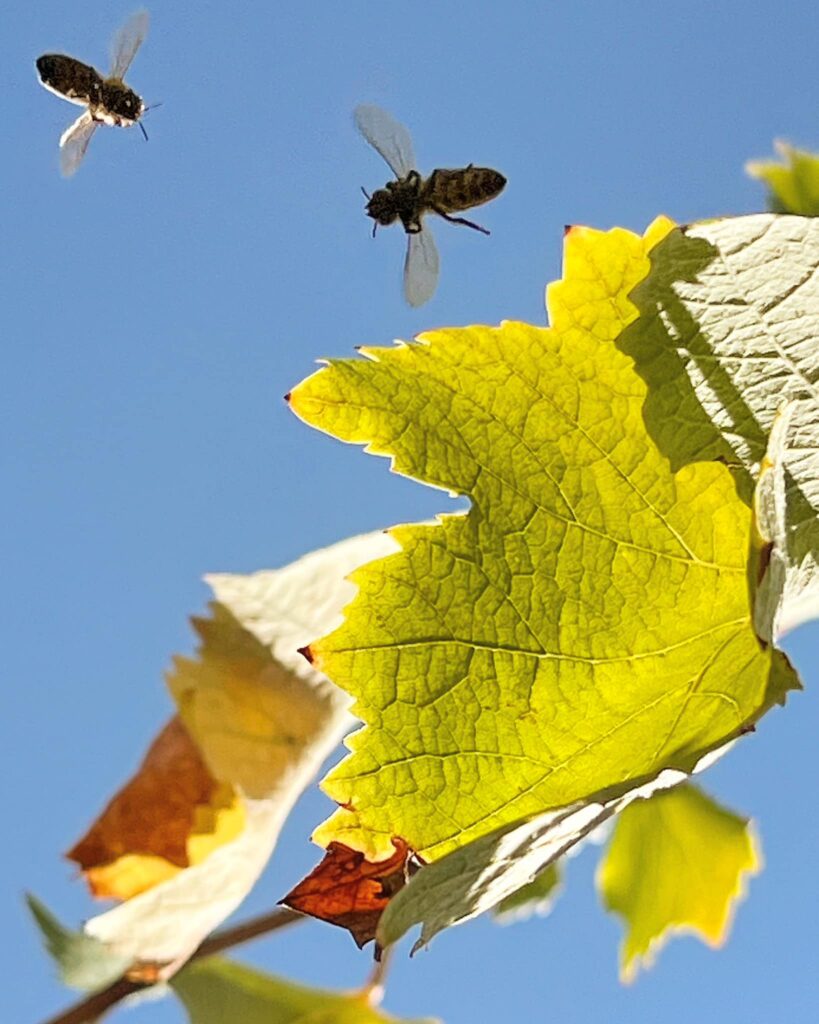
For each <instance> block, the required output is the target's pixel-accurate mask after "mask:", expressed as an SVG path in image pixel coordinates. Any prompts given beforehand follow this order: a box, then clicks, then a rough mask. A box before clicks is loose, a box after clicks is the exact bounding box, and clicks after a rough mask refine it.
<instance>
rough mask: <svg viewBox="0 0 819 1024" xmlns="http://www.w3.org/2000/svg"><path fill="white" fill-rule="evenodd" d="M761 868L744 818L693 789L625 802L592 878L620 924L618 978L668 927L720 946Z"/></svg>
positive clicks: (632, 969)
mask: <svg viewBox="0 0 819 1024" xmlns="http://www.w3.org/2000/svg"><path fill="white" fill-rule="evenodd" d="M760 866H761V858H760V856H759V853H758V850H757V844H756V843H755V841H754V836H753V833H752V830H751V828H750V824H749V822H748V820H747V819H746V818H741V817H739V816H738V815H736V814H733V813H732V812H730V811H728V810H726V809H725V808H724V807H720V806H719V805H718V804H717V803H715V802H714V801H713V800H711V798H710V797H708V796H706V795H705V794H704V793H703V792H702V791H701V790H699V789H697V788H696V787H695V786H691V785H683V786H677V787H676V788H674V789H672V790H667V791H666V792H663V793H657V794H655V795H654V796H653V797H652V798H651V799H650V800H637V801H635V802H634V803H632V804H630V805H629V806H628V807H627V808H626V809H625V810H624V811H623V812H622V813H621V814H620V815H619V817H618V818H617V823H616V825H615V828H614V834H613V836H612V838H611V842H610V844H609V848H608V851H607V853H606V856H605V858H604V860H603V861H602V863H601V865H600V870H599V872H598V879H597V880H598V887H599V888H600V891H601V894H602V897H603V900H604V903H605V905H606V906H607V907H608V908H609V909H610V910H614V911H616V912H617V913H618V914H619V915H620V916H621V917H622V918H623V920H624V922H625V924H626V928H627V932H626V937H625V939H624V941H623V945H622V949H621V964H622V967H621V972H622V976H623V979H624V980H625V981H631V980H632V979H633V978H634V976H635V975H636V973H637V971H638V969H639V967H640V966H641V964H645V965H646V966H648V965H650V964H651V963H653V960H654V958H655V956H656V954H657V953H658V952H659V949H660V947H661V945H662V944H663V942H664V941H665V940H666V938H667V937H668V936H669V935H670V934H671V933H672V932H693V933H694V934H696V935H699V936H700V937H701V938H702V939H704V940H705V941H706V942H707V943H708V944H709V945H711V946H721V945H722V944H723V943H724V942H725V940H726V939H727V936H728V931H729V929H730V924H731V913H732V909H733V905H734V904H735V902H736V900H737V899H738V898H739V897H741V896H742V895H743V889H744V878H745V876H746V875H749V874H751V875H753V874H756V873H757V872H758V871H759V870H760Z"/></svg>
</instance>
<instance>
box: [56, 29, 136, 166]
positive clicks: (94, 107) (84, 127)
mask: <svg viewBox="0 0 819 1024" xmlns="http://www.w3.org/2000/svg"><path fill="white" fill-rule="evenodd" d="M147 34H148V12H147V11H137V13H136V14H134V15H132V16H131V17H130V18H129V19H128V21H127V22H126V23H125V24H124V25H123V26H122V28H121V29H120V30H119V32H117V34H116V35H115V36H114V39H113V42H112V44H111V73H110V74H109V75H108V77H107V78H103V76H102V75H101V74H100V73H99V71H97V70H96V68H92V67H91V66H90V65H89V64H83V63H82V61H79V60H76V59H75V58H74V57H66V56H65V55H64V54H61V53H44V54H43V56H42V57H38V58H37V73H38V74H39V76H40V82H41V83H42V84H43V85H44V86H45V88H46V89H48V90H49V92H53V93H55V94H56V95H57V96H61V97H62V98H63V99H64V100H68V101H69V102H70V103H78V104H79V105H80V106H82V107H85V110H84V111H83V112H82V114H80V116H79V117H78V118H77V120H76V121H75V122H74V123H73V124H72V125H71V126H70V127H69V128H67V129H66V130H65V131H64V132H63V134H62V135H61V137H60V169H61V171H62V173H63V175H64V176H65V177H66V178H69V177H70V176H71V175H72V174H74V172H75V171H76V170H77V168H78V167H79V166H80V163H81V162H82V158H83V157H84V156H85V151H86V150H87V149H88V143H89V142H90V141H91V136H92V135H93V134H94V132H95V131H96V129H97V126H98V125H100V124H108V125H116V126H118V127H120V128H130V127H132V126H133V125H135V124H137V123H139V127H140V128H141V129H142V134H143V135H144V136H145V138H146V139H147V138H148V134H147V132H146V131H145V126H144V125H143V124H142V123H140V121H139V119H140V118H141V117H142V115H143V114H144V113H145V111H146V110H147V107H146V106H145V104H144V103H143V101H142V98H141V97H140V96H137V94H136V93H135V92H134V90H133V89H131V88H130V86H127V85H126V84H125V82H124V81H123V80H122V79H123V77H124V75H125V73H126V71H127V70H128V68H129V67H130V66H131V62H132V61H133V59H134V57H135V56H136V52H137V50H138V49H139V48H140V46H141V45H142V43H143V42H144V40H145V36H146V35H147Z"/></svg>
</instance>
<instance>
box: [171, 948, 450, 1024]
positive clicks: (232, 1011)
mask: <svg viewBox="0 0 819 1024" xmlns="http://www.w3.org/2000/svg"><path fill="white" fill-rule="evenodd" d="M171 984H172V986H173V989H174V991H175V992H176V994H177V995H178V996H179V998H180V999H181V1000H182V1002H183V1003H184V1005H185V1009H186V1010H187V1011H188V1018H189V1020H190V1024H400V1022H399V1020H398V1018H396V1017H391V1016H389V1015H388V1014H386V1013H383V1012H382V1011H381V1010H378V1009H376V1008H375V1007H373V1006H371V1005H370V1003H369V1002H368V1000H367V998H366V996H365V995H364V994H347V993H339V992H327V991H324V990H322V989H315V988H308V987H307V986H305V985H297V984H295V983H294V982H292V981H287V980H286V979H284V978H277V977H275V976H274V975H272V974H264V973H262V972H261V971H256V970H252V969H251V968H249V967H244V966H243V965H241V964H237V963H232V962H231V961H229V960H222V959H220V958H218V957H208V958H207V959H205V960H198V961H195V962H194V963H192V964H189V965H188V966H187V967H186V968H185V969H184V970H183V971H181V972H180V973H179V974H177V975H176V977H175V978H174V979H173V981H172V983H171ZM404 1022H405V1024H436V1022H435V1021H433V1020H431V1019H429V1018H427V1019H425V1020H415V1021H408V1020H406V1018H404Z"/></svg>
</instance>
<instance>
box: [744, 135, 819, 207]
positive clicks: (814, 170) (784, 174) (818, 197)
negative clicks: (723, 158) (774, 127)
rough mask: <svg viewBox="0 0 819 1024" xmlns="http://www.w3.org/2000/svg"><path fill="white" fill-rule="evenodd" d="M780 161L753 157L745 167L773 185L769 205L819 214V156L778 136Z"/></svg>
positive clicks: (767, 183)
mask: <svg viewBox="0 0 819 1024" xmlns="http://www.w3.org/2000/svg"><path fill="white" fill-rule="evenodd" d="M774 149H775V150H776V151H777V153H778V154H779V156H780V157H781V163H777V161H776V160H749V161H748V163H747V164H746V165H745V169H746V171H747V172H748V174H750V175H751V177H752V178H759V180H760V181H764V182H765V184H766V185H767V186H768V188H769V190H770V191H769V194H768V207H769V209H771V210H772V211H773V212H774V213H795V214H798V215H800V216H802V217H819V157H817V156H816V155H815V154H813V153H807V152H805V150H803V149H796V148H795V147H794V146H791V145H789V144H788V143H787V142H784V141H782V140H781V139H777V141H776V142H774Z"/></svg>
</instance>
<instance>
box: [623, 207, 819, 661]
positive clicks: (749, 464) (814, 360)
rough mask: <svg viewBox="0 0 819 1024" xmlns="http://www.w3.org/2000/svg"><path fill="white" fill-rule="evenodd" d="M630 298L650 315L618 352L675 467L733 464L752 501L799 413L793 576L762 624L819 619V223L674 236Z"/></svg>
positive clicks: (785, 464)
mask: <svg viewBox="0 0 819 1024" xmlns="http://www.w3.org/2000/svg"><path fill="white" fill-rule="evenodd" d="M632 299H633V301H634V302H635V303H636V304H637V306H638V307H639V309H640V313H641V315H640V318H639V320H637V321H636V322H635V323H634V324H633V325H632V326H630V327H629V328H628V329H627V330H626V331H624V332H623V334H622V335H621V336H620V338H619V339H618V341H617V345H618V347H619V348H620V349H621V350H622V351H623V352H626V353H628V354H629V355H630V356H632V357H633V359H634V361H635V365H636V368H637V371H638V373H640V374H641V376H642V377H643V378H644V380H645V382H646V384H647V385H648V396H647V398H646V404H645V421H646V426H647V427H648V430H649V432H650V433H651V435H652V437H653V438H654V440H655V442H656V443H657V444H658V445H659V447H660V449H661V450H662V451H663V452H664V453H665V454H666V455H667V456H668V458H669V459H670V460H671V463H672V465H673V466H674V467H675V468H679V467H681V466H684V465H689V464H691V463H694V462H697V461H699V460H702V459H721V460H723V461H725V462H726V463H728V464H729V465H730V466H732V467H733V469H734V472H735V473H736V476H737V483H738V487H739V489H740V492H741V493H742V495H743V497H744V498H745V500H746V501H747V502H748V503H749V504H751V501H752V493H753V489H754V486H755V484H756V480H757V475H758V472H759V467H760V465H761V464H762V462H763V460H764V458H765V454H766V450H767V447H768V443H769V435H770V432H771V430H772V428H773V424H774V421H775V419H776V417H777V415H778V414H779V413H780V411H781V410H782V407H783V403H787V402H795V403H796V405H795V406H794V407H793V409H792V411H791V413H790V414H789V417H788V422H789V426H788V429H787V432H786V436H785V437H784V438H783V439H782V442H781V443H780V445H779V456H778V461H779V462H780V463H781V466H782V471H783V473H784V475H785V478H786V483H785V486H784V489H783V495H784V500H785V507H784V512H783V515H784V524H783V537H782V539H781V540H780V544H781V545H782V544H784V547H780V551H779V555H780V559H781V562H782V564H783V565H784V570H785V571H784V578H783V579H782V581H781V594H780V596H779V600H778V606H777V608H776V612H775V614H773V615H772V616H771V615H768V616H763V617H762V618H761V620H760V621H762V622H763V623H764V621H765V620H766V619H768V620H770V635H763V636H762V639H763V640H765V641H766V642H771V641H772V640H773V639H774V638H775V637H776V636H777V635H778V634H781V633H782V632H783V631H785V630H786V629H791V628H793V627H795V626H796V625H798V624H799V623H800V622H804V621H806V619H808V618H811V617H814V616H816V615H817V614H819V555H817V552H819V486H818V485H817V480H819V394H817V387H816V385H817V380H819V341H817V339H819V220H815V219H809V218H804V217H787V216H779V217H778V216H771V215H758V216H753V217H737V218H728V219H724V220H718V221H709V222H707V223H704V224H697V225H693V226H690V227H688V228H686V229H684V230H676V231H674V232H672V233H671V234H670V235H668V236H667V237H666V238H665V239H664V240H663V241H662V242H660V243H659V244H658V245H657V246H656V247H655V248H654V249H653V251H652V253H651V273H650V275H649V276H648V277H647V278H646V279H645V280H644V281H643V282H642V283H641V284H640V285H639V286H638V287H637V288H636V289H635V290H634V292H633V294H632ZM766 600H767V601H768V603H769V604H770V601H771V595H770V593H769V594H768V595H767V597H766Z"/></svg>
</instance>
